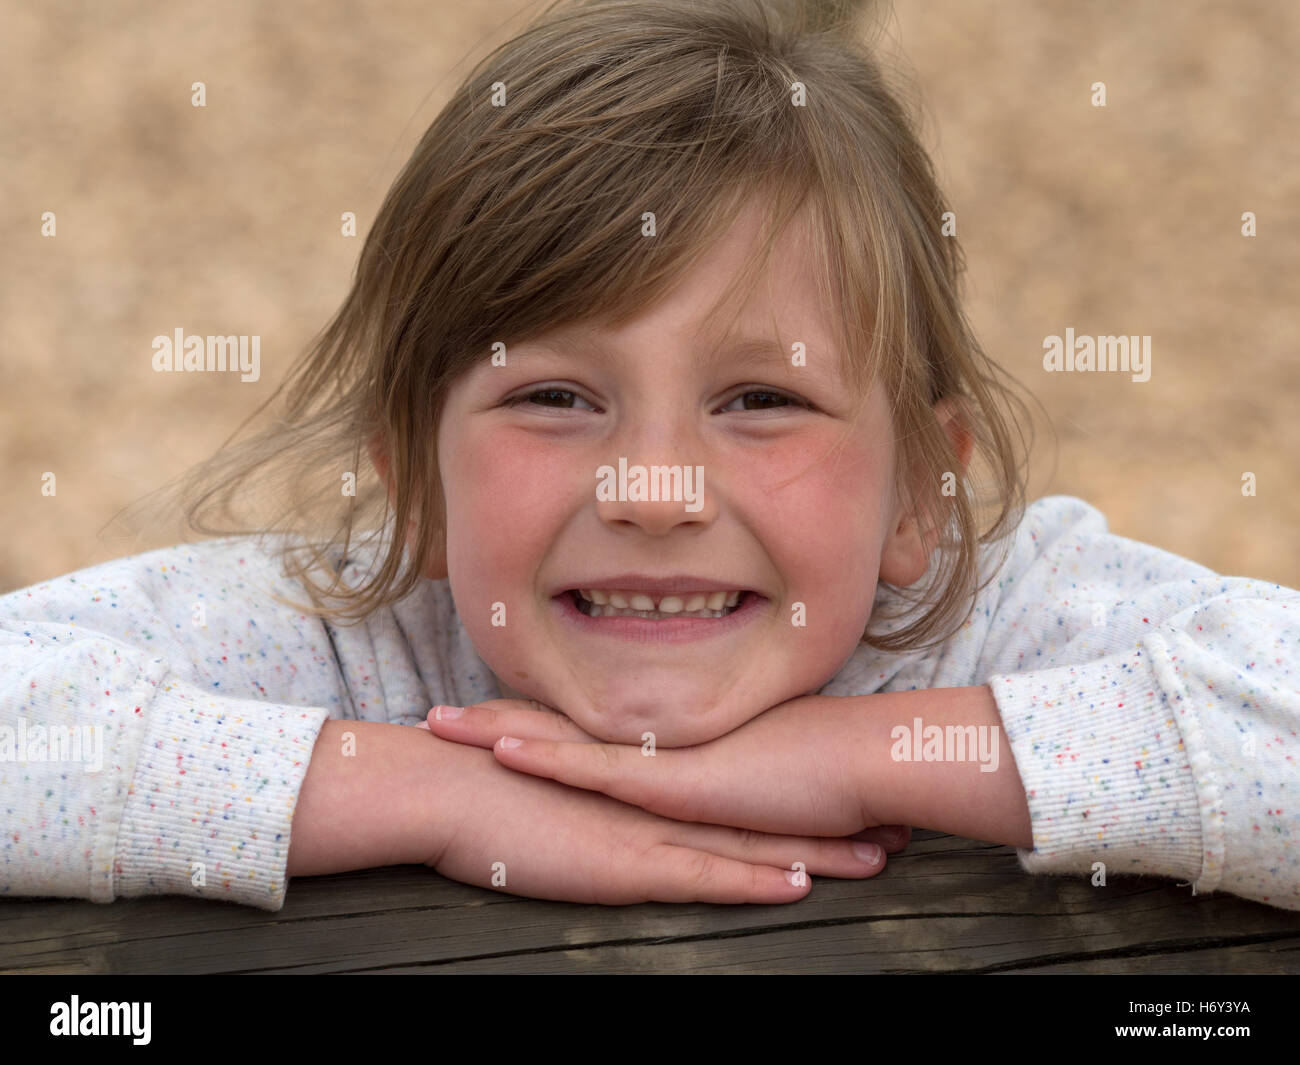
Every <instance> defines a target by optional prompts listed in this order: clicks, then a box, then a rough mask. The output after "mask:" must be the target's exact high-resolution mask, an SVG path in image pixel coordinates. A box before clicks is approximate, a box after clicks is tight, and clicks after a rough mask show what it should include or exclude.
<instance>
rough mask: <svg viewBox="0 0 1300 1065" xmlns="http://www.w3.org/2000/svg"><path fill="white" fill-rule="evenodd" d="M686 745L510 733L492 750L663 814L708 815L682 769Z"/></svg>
mask: <svg viewBox="0 0 1300 1065" xmlns="http://www.w3.org/2000/svg"><path fill="white" fill-rule="evenodd" d="M688 750H689V748H684V749H681V750H659V751H656V752H655V754H654V755H653V757H651V756H648V755H646V754H644V753H643V751H644V749H643V748H641V747H632V746H628V745H623V744H617V743H556V742H553V741H550V740H531V739H530V740H527V741H525V740H523V739H522V738H521V737H519V736H515V735H511V734H507V735H504V736H501V738H500V740H499V741H498V742H497V743H496V745H495V746H494V747H493V748H492V753H493V754H495V755H496V757H497V761H498V762H500V763H501V764H502V765H504V766H506V767H507V768H509V769H514V770H518V771H519V772H521V773H530V774H532V775H533V776H538V777H546V778H548V779H550V780H558V781H559V782H560V783H562V784H568V785H570V786H572V787H575V788H585V789H586V790H587V791H599V792H602V793H603V794H605V795H608V796H609V797H610V798H613V799H619V800H621V801H623V802H627V803H631V804H632V805H633V806H639V807H641V808H642V809H643V810H649V811H650V812H651V813H656V814H659V815H660V816H662V817H671V818H674V819H675V820H684V821H697V820H703V819H705V817H706V816H709V815H708V814H701V815H698V816H697V811H696V810H695V809H694V803H693V802H692V800H691V798H690V796H691V793H692V790H693V789H690V788H688V787H686V782H685V777H684V776H683V774H682V773H681V772H680V771H679V767H681V766H682V764H683V762H684V761H685V760H686V759H687V758H688V755H687V753H686V752H687V751H688ZM709 814H712V811H709ZM709 819H710V820H711V821H712V820H713V819H714V817H709ZM716 820H718V821H722V822H725V821H726V818H725V817H722V816H716Z"/></svg>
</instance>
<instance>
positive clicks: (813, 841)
mask: <svg viewBox="0 0 1300 1065" xmlns="http://www.w3.org/2000/svg"><path fill="white" fill-rule="evenodd" d="M674 842H677V843H679V844H681V845H683V846H688V847H693V848H695V849H696V850H702V851H710V852H712V853H714V854H718V855H721V856H722V857H724V858H733V859H735V860H736V861H741V862H749V863H752V864H755V865H773V866H776V867H777V868H779V869H790V870H799V869H802V870H804V871H805V872H807V873H816V874H817V875H818V876H833V877H836V878H838V879H840V880H864V879H866V878H867V877H871V876H875V875H876V874H877V873H879V872H881V871H882V870H883V869H884V868H885V853H886V852H885V849H884V848H883V847H882V846H881V845H880V844H879V843H876V842H873V841H871V840H863V839H856V838H854V837H850V838H848V839H825V838H819V837H815V836H814V837H806V836H778V835H774V834H770V833H767V832H747V831H743V830H741V829H735V828H728V827H725V826H723V825H683V826H682V830H681V832H680V834H679V835H678V836H677V837H676V839H675V840H674Z"/></svg>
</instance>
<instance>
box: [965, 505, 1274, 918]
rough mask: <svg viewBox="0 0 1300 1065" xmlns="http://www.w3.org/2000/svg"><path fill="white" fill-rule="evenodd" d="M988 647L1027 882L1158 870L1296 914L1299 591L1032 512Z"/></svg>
mask: <svg viewBox="0 0 1300 1065" xmlns="http://www.w3.org/2000/svg"><path fill="white" fill-rule="evenodd" d="M1031 509H1032V515H1031V516H1028V517H1027V518H1026V521H1025V522H1024V523H1023V524H1022V532H1023V533H1024V535H1023V536H1020V537H1018V543H1017V547H1016V550H1015V551H1014V553H1013V559H1014V561H1013V563H1012V564H1011V565H1010V566H1009V567H1008V569H1007V571H1006V573H1005V574H1004V575H1003V578H1002V580H1000V581H999V587H998V590H997V605H996V610H995V612H994V613H993V616H992V621H991V624H990V628H989V631H988V634H987V637H986V640H985V644H984V648H983V651H982V653H981V660H982V661H981V668H980V675H983V676H985V677H987V678H988V679H987V683H988V684H989V686H990V688H991V689H992V692H993V696H994V698H995V700H996V702H997V704H998V710H999V712H1000V714H1001V717H1002V722H1003V727H1004V729H1005V732H1006V735H1007V739H1008V742H1009V743H1010V745H1011V748H1012V751H1013V754H1014V757H1015V760H1016V765H1017V768H1018V769H1019V771H1020V776H1021V779H1022V781H1023V783H1024V786H1025V791H1026V798H1027V801H1028V805H1029V813H1030V817H1031V820H1032V827H1033V849H1032V851H1025V850H1020V851H1019V852H1018V854H1019V858H1020V862H1021V865H1022V867H1023V868H1024V869H1026V870H1027V871H1029V872H1032V873H1060V874H1075V875H1078V874H1089V873H1095V872H1096V871H1097V866H1096V865H1095V864H1094V863H1098V862H1100V863H1102V865H1103V867H1104V869H1105V871H1106V872H1107V874H1112V873H1149V874H1158V875H1162V876H1172V877H1178V878H1180V879H1184V880H1189V881H1191V882H1192V890H1193V893H1194V894H1195V893H1209V892H1213V891H1216V890H1225V891H1229V892H1232V893H1233V894H1237V895H1241V896H1243V897H1246V898H1250V899H1254V900H1256V901H1259V902H1264V903H1268V904H1270V905H1273V906H1279V907H1283V908H1286V909H1300V832H1298V831H1297V829H1298V828H1300V819H1298V818H1297V814H1298V813H1300V806H1298V805H1297V801H1296V800H1297V799H1300V794H1297V790H1298V786H1300V777H1298V776H1297V771H1298V768H1300V763H1298V761H1297V759H1298V758H1300V690H1298V687H1300V685H1298V682H1297V672H1296V662H1297V651H1298V650H1300V593H1298V592H1296V591H1294V590H1292V589H1289V588H1285V587H1282V586H1280V585H1276V584H1269V583H1266V582H1263V581H1255V580H1250V579H1247V578H1242V577H1221V576H1218V575H1216V574H1214V573H1213V572H1211V571H1210V570H1208V569H1206V568H1204V567H1203V566H1199V565H1197V564H1196V563H1194V562H1190V561H1188V560H1187V559H1184V558H1180V557H1178V556H1176V555H1173V554H1170V553H1168V552H1165V551H1162V550H1160V549H1159V548H1155V547H1152V546H1149V545H1146V544H1141V543H1137V542H1135V541H1133V540H1129V539H1126V538H1124V537H1121V536H1116V535H1113V534H1111V533H1110V532H1109V531H1108V530H1107V527H1106V522H1105V518H1104V517H1103V516H1102V514H1101V513H1100V512H1099V511H1097V510H1096V509H1095V508H1094V507H1092V506H1090V505H1088V504H1087V503H1085V502H1083V501H1082V500H1078V499H1073V498H1070V497H1062V496H1058V497H1049V498H1048V499H1046V500H1042V501H1040V503H1039V504H1035V505H1034V507H1033V508H1031Z"/></svg>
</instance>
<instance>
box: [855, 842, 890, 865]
mask: <svg viewBox="0 0 1300 1065" xmlns="http://www.w3.org/2000/svg"><path fill="white" fill-rule="evenodd" d="M853 853H854V854H855V855H856V856H857V857H858V859H859V860H861V861H864V862H866V863H867V864H868V865H879V864H880V856H881V854H882V853H883V852H882V851H881V849H880V844H879V843H855V844H853Z"/></svg>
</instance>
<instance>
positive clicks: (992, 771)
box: [858, 684, 1033, 848]
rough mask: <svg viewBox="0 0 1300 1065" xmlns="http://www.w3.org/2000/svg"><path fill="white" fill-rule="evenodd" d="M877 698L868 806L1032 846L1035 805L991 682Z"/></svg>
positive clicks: (869, 716)
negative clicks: (1023, 780)
mask: <svg viewBox="0 0 1300 1065" xmlns="http://www.w3.org/2000/svg"><path fill="white" fill-rule="evenodd" d="M858 698H865V699H868V700H871V702H870V703H869V704H867V705H868V706H869V707H870V709H869V712H866V713H864V715H863V717H864V720H866V721H867V722H868V724H867V728H868V747H869V750H870V752H871V759H870V763H869V764H870V770H869V772H868V774H867V778H866V782H865V784H864V791H865V792H867V794H866V796H864V800H863V802H864V807H865V808H866V809H868V810H870V811H871V812H872V813H873V814H874V815H875V816H876V818H877V819H878V820H879V821H880V823H881V824H898V825H912V826H915V827H917V828H929V829H933V830H935V831H939V832H949V833H952V834H953V835H958V836H965V837H966V838H968V839H979V840H987V841H988V842H991V843H1005V844H1009V845H1011V846H1016V847H1024V848H1030V847H1032V846H1033V833H1032V831H1031V829H1030V818H1029V806H1028V802H1027V801H1026V798H1025V789H1024V785H1023V784H1022V783H1021V780H1020V773H1019V771H1018V770H1017V768H1016V762H1015V758H1014V757H1013V755H1012V751H1011V744H1010V743H1009V742H1008V740H1007V738H1006V735H1005V732H1004V730H1003V729H1002V727H1001V726H1002V718H1001V715H1000V714H999V713H998V707H997V702H996V700H995V699H994V698H993V692H992V691H991V690H990V688H989V686H988V685H987V684H981V685H975V686H970V687H964V688H931V689H920V690H916V691H905V692H882V693H880V694H877V695H869V696H859V697H858Z"/></svg>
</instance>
